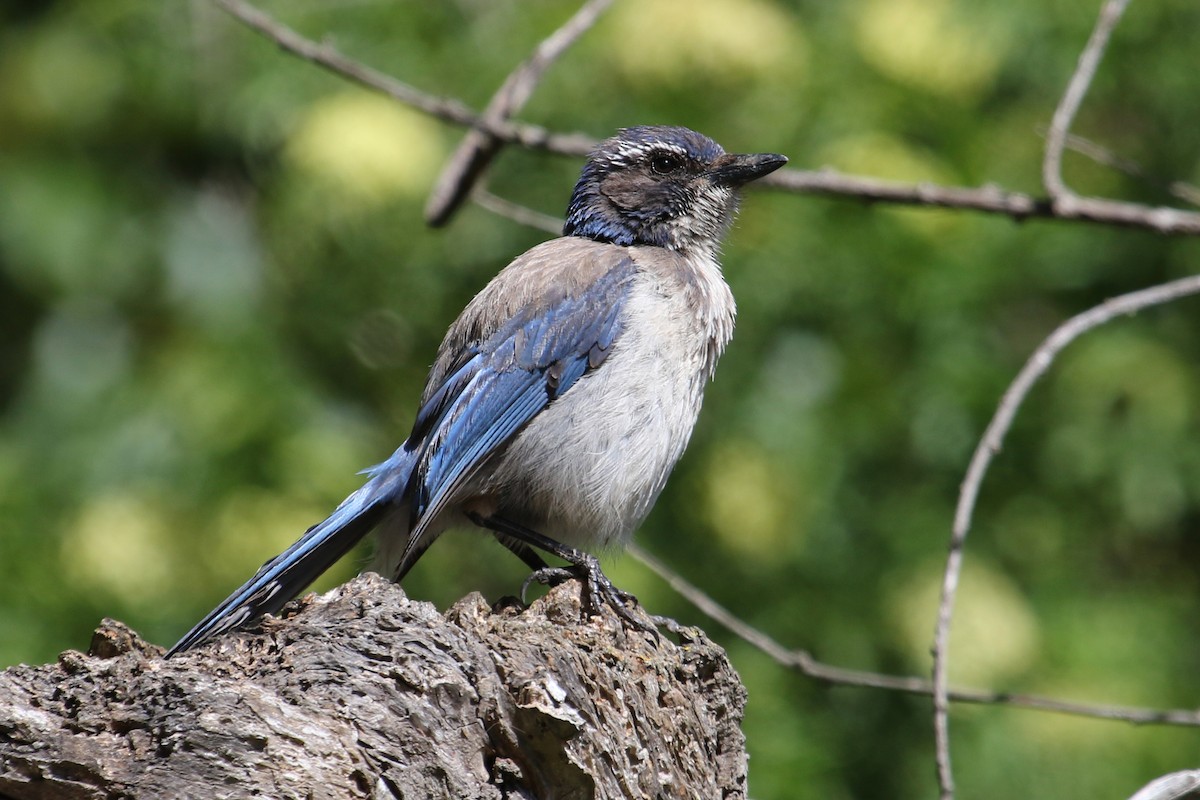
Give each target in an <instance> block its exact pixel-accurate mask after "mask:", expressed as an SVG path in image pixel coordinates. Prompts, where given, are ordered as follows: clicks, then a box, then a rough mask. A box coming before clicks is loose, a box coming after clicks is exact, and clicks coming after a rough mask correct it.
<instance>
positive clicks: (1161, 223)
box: [213, 0, 1200, 236]
mask: <svg viewBox="0 0 1200 800" xmlns="http://www.w3.org/2000/svg"><path fill="white" fill-rule="evenodd" d="M213 2H214V3H217V4H218V5H219V6H220V7H221V8H223V9H225V10H226V11H228V12H229V13H230V14H232V15H233V16H234V17H236V18H237V19H238V20H240V21H241V22H243V23H244V24H245V25H246V26H248V27H250V28H252V29H253V30H255V31H257V32H258V33H259V34H261V35H263V36H264V37H266V38H267V39H270V40H271V41H273V42H275V43H276V44H277V45H279V46H280V47H281V48H282V49H283V50H285V51H287V52H290V53H292V54H294V55H297V56H299V57H300V58H303V59H305V60H307V61H310V62H312V63H314V64H317V65H318V66H321V67H324V68H325V69H328V70H330V71H331V72H334V73H336V74H338V75H341V76H343V77H345V78H348V79H350V80H352V81H355V82H356V83H359V84H361V85H362V86H365V87H367V88H369V89H374V90H376V91H379V92H383V93H384V94H386V95H388V96H389V97H392V98H394V99H395V100H397V101H399V102H401V103H405V104H406V105H409V106H411V107H413V108H415V109H417V110H418V111H422V112H424V113H426V114H429V115H430V116H433V117H436V118H438V119H440V120H442V121H444V122H449V123H452V124H455V125H461V126H464V127H468V128H472V129H474V130H476V131H481V132H484V133H486V134H488V135H489V136H492V137H494V138H495V139H497V140H499V141H501V142H505V143H508V144H519V145H521V146H522V147H527V148H530V149H537V150H544V151H546V152H551V153H557V154H560V155H568V156H585V155H587V154H588V153H589V152H591V150H592V149H593V148H594V147H595V145H596V140H595V139H594V138H592V137H589V136H586V135H584V134H580V133H573V134H557V133H553V132H551V131H548V130H546V129H545V128H541V127H538V126H536V125H528V124H525V123H519V122H513V121H511V120H505V121H500V122H495V123H490V122H489V121H488V120H486V119H485V118H484V117H483V116H480V115H479V114H478V113H476V112H475V111H474V110H472V109H471V108H469V107H468V106H467V105H465V104H464V103H461V102H459V101H458V100H454V99H451V98H444V97H437V96H435V95H431V94H427V93H425V92H422V91H420V90H418V89H415V88H413V87H412V86H409V85H408V84H405V83H402V82H400V81H397V80H395V79H394V78H391V77H389V76H387V75H384V74H382V73H380V72H378V71H376V70H373V69H371V68H370V67H367V66H366V65H364V64H361V63H359V62H357V61H355V60H353V59H351V58H348V57H346V56H344V55H342V54H341V53H339V52H338V51H337V50H335V49H333V48H332V47H329V46H328V45H323V44H318V43H317V42H314V41H312V40H310V39H306V38H304V37H303V36H301V35H300V34H298V33H296V32H295V31H293V30H292V29H290V28H288V27H287V26H285V25H283V24H281V23H279V22H277V21H275V20H274V19H272V18H271V17H269V16H268V15H266V14H264V13H263V12H261V11H259V10H258V9H256V8H254V7H253V6H251V5H249V4H248V3H246V2H244V0H213ZM758 183H759V184H760V185H763V186H773V187H776V188H780V189H785V190H788V191H793V192H801V193H806V194H819V195H826V196H833V197H846V198H850V199H856V200H864V201H867V202H873V203H875V202H878V203H896V204H900V205H911V206H918V207H932V208H957V209H967V210H973V211H981V212H984V213H990V214H1001V215H1004V216H1007V217H1011V218H1012V219H1015V220H1018V221H1020V220H1024V219H1027V218H1041V219H1055V220H1061V221H1064V222H1083V223H1092V224H1099V225H1119V226H1124V227H1131V228H1141V229H1144V230H1152V231H1156V232H1158V233H1164V234H1171V235H1176V236H1198V235H1200V213H1196V212H1188V211H1181V210H1179V209H1174V208H1161V207H1160V208H1154V207H1150V206H1144V205H1140V204H1136V203H1121V202H1116V201H1110V200H1100V199H1095V198H1074V199H1073V202H1070V203H1051V202H1050V201H1049V200H1046V199H1039V198H1035V197H1033V196H1032V195H1028V194H1023V193H1021V192H1012V191H1007V190H1004V189H1001V188H998V187H995V186H983V187H965V186H939V185H936V184H931V183H920V184H909V183H895V182H891V181H883V180H878V179H874V178H867V177H860V176H853V175H842V174H840V173H838V172H835V171H833V170H817V171H801V170H780V171H779V172H776V173H774V174H772V175H769V176H767V177H766V178H764V179H763V180H762V181H759V182H758Z"/></svg>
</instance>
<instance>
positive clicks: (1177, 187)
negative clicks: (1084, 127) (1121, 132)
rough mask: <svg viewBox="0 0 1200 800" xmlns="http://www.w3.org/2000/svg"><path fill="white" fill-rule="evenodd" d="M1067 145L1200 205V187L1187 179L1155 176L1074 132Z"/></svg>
mask: <svg viewBox="0 0 1200 800" xmlns="http://www.w3.org/2000/svg"><path fill="white" fill-rule="evenodd" d="M1066 147H1067V149H1068V150H1072V151H1074V152H1076V153H1079V154H1080V155H1082V156H1085V157H1087V158H1090V159H1091V160H1092V161H1094V162H1096V163H1097V164H1100V165H1101V166H1105V167H1109V168H1110V169H1115V170H1117V171H1118V172H1121V173H1123V174H1125V175H1128V176H1129V177H1131V178H1136V179H1138V180H1140V181H1141V182H1142V183H1144V184H1146V185H1147V186H1151V187H1153V188H1155V189H1158V190H1160V191H1164V192H1166V193H1168V194H1170V195H1172V196H1173V197H1175V198H1177V199H1179V200H1182V201H1183V202H1185V203H1190V204H1192V205H1194V206H1200V187H1197V186H1193V185H1192V184H1190V183H1188V182H1186V181H1166V180H1163V179H1161V178H1158V177H1155V176H1154V175H1152V174H1150V173H1149V172H1148V171H1147V170H1146V168H1145V167H1143V166H1142V165H1141V164H1139V163H1138V162H1136V161H1134V160H1133V159H1131V158H1125V157H1123V156H1120V155H1117V154H1116V153H1114V152H1113V151H1112V150H1109V149H1108V148H1107V147H1105V146H1103V145H1101V144H1099V143H1097V142H1093V141H1092V140H1091V139H1088V138H1085V137H1083V136H1080V135H1079V134H1076V133H1072V134H1070V135H1068V136H1067V144H1066Z"/></svg>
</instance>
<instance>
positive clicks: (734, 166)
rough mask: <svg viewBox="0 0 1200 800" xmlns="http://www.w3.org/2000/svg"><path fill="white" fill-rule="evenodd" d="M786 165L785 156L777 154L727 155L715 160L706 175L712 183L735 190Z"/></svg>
mask: <svg viewBox="0 0 1200 800" xmlns="http://www.w3.org/2000/svg"><path fill="white" fill-rule="evenodd" d="M786 163H787V156H781V155H779V154H778V153H750V154H745V153H727V154H725V155H723V156H721V157H720V158H718V159H717V161H716V163H715V164H713V168H712V169H711V170H709V173H708V174H709V176H711V178H712V181H713V183H715V184H717V185H719V186H729V187H732V188H734V189H736V188H737V187H739V186H744V185H745V184H747V183H749V182H750V181H754V180H758V179H759V178H761V177H762V176H764V175H769V174H771V173H772V172H774V171H775V170H777V169H779V168H780V167H782V166H783V165H784V164H786Z"/></svg>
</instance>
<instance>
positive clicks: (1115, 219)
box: [755, 169, 1200, 236]
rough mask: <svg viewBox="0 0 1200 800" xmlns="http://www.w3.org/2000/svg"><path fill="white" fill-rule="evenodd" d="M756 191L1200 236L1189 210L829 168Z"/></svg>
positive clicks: (786, 174) (774, 179) (791, 173)
mask: <svg viewBox="0 0 1200 800" xmlns="http://www.w3.org/2000/svg"><path fill="white" fill-rule="evenodd" d="M755 186H756V187H775V188H779V189H786V190H788V191H793V192H801V193H804V194H820V195H826V196H831V197H846V198H850V199H854V200H865V201H867V202H872V203H894V204H898V205H908V206H919V207H930V208H955V209H964V210H969V211H982V212H985V213H990V214H1001V215H1003V216H1006V217H1011V218H1012V219H1014V220H1016V221H1018V222H1021V221H1023V220H1026V219H1049V220H1058V221H1062V222H1087V223H1093V224H1100V225H1117V226H1120V227H1127V228H1142V229H1146V230H1152V231H1156V232H1158V233H1164V234H1171V235H1177V236H1197V235H1200V213H1196V212H1193V211H1182V210H1180V209H1176V208H1169V207H1153V206H1145V205H1141V204H1138V203H1123V202H1120V201H1116V200H1102V199H1099V198H1092V197H1073V198H1072V202H1070V203H1067V204H1055V203H1051V202H1050V201H1049V200H1046V199H1044V198H1036V197H1034V196H1032V195H1028V194H1024V193H1022V192H1012V191H1008V190H1006V189H1002V188H1000V187H998V186H993V185H987V186H981V187H965V186H940V185H938V184H934V183H918V184H912V183H898V182H895V181H885V180H880V179H878V178H865V177H860V176H857V175H844V174H842V173H840V172H837V171H836V170H832V169H822V170H818V171H815V172H806V171H801V170H791V169H784V170H780V171H779V172H776V173H774V174H772V175H768V176H767V177H765V178H763V179H762V180H760V181H757V182H756V183H755Z"/></svg>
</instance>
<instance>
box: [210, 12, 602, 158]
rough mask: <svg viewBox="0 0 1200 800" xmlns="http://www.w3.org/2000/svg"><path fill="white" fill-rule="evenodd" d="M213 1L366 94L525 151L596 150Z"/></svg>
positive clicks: (582, 138) (577, 137) (587, 140)
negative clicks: (478, 108)
mask: <svg viewBox="0 0 1200 800" xmlns="http://www.w3.org/2000/svg"><path fill="white" fill-rule="evenodd" d="M213 2H214V3H216V4H217V5H219V6H220V7H221V8H223V9H224V10H225V11H227V12H229V13H230V14H231V15H232V16H234V17H236V18H237V19H238V20H239V21H241V22H242V23H243V24H245V25H246V26H247V27H249V28H251V29H252V30H255V31H257V32H258V33H260V34H262V35H263V36H265V37H266V38H268V39H270V40H271V41H273V42H274V43H275V44H277V45H279V46H280V47H281V48H282V49H283V50H284V51H286V52H288V53H291V54H293V55H296V56H299V57H300V58H303V59H305V60H306V61H310V62H312V63H313V64H316V65H317V66H320V67H324V68H325V69H327V70H329V71H331V72H334V73H337V74H338V75H341V76H342V77H344V78H349V79H350V80H352V81H354V82H355V83H358V84H361V85H362V86H365V87H367V88H368V89H374V90H375V91H378V92H382V93H383V94H386V95H388V96H389V97H391V98H393V99H395V100H397V101H399V102H401V103H404V104H405V105H407V106H412V107H413V108H415V109H417V110H418V111H422V112H424V113H426V114H429V115H430V116H432V117H436V118H438V119H440V120H443V121H445V122H451V123H454V124H455V125H462V126H464V127H467V128H478V129H481V130H486V131H487V132H488V133H490V134H491V135H493V136H495V137H497V138H499V139H502V140H503V141H505V142H512V143H515V144H520V145H521V146H523V147H529V148H538V149H543V150H550V151H552V152H555V153H562V154H564V155H573V156H585V155H587V154H588V153H590V152H591V151H592V148H593V147H594V146H595V140H594V139H592V138H591V137H589V136H586V135H584V134H578V133H571V134H559V133H552V132H550V131H548V130H546V129H545V128H541V127H538V126H536V125H527V124H524V123H515V122H502V123H497V124H494V125H488V124H486V123H485V122H484V120H483V118H482V117H480V116H479V114H477V113H476V112H475V111H474V110H473V109H471V108H470V107H469V106H467V105H466V104H465V103H462V102H461V101H459V100H456V99H453V98H448V97H438V96H436V95H432V94H428V93H426V92H422V91H421V90H420V89H416V88H414V87H412V86H409V85H408V84H407V83H404V82H402V81H398V80H396V79H395V78H393V77H391V76H390V75H385V74H384V73H382V72H379V71H378V70H375V69H372V68H371V67H368V66H366V65H365V64H363V63H361V62H359V61H355V60H354V59H352V58H349V57H347V56H344V55H342V54H341V53H339V52H338V51H337V50H336V49H335V48H333V47H331V46H330V45H326V44H319V43H317V42H314V41H313V40H311V39H307V38H305V37H304V36H301V35H300V34H299V33H297V32H296V31H294V30H292V29H291V28H289V27H287V26H286V25H284V24H282V23H280V22H278V21H276V20H275V19H273V18H272V17H270V16H269V15H267V14H265V13H264V12H262V11H260V10H259V9H257V8H255V7H254V6H252V5H250V4H249V3H246V2H244V1H243V0H213Z"/></svg>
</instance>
